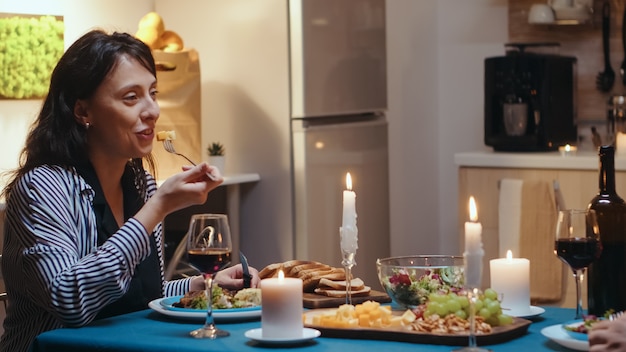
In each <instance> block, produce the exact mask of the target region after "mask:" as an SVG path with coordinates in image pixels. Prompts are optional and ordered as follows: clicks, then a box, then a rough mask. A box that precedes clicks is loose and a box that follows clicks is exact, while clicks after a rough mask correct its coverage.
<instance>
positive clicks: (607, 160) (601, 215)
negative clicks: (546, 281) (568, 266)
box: [587, 146, 626, 316]
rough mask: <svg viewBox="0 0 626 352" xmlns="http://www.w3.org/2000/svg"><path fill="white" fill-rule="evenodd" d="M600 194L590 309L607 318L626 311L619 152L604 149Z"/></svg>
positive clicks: (625, 224) (625, 213) (625, 214)
mask: <svg viewBox="0 0 626 352" xmlns="http://www.w3.org/2000/svg"><path fill="white" fill-rule="evenodd" d="M599 155H600V175H599V192H598V195H596V196H595V197H594V198H593V199H592V200H591V202H590V203H589V209H594V210H595V211H596V215H597V219H598V227H599V233H600V243H601V248H600V250H601V253H600V255H599V258H598V259H597V260H596V261H594V262H593V263H592V264H591V266H590V267H589V275H588V284H587V288H588V292H587V308H588V313H589V314H594V315H596V316H603V315H604V313H605V312H606V311H607V310H609V309H614V310H615V311H623V310H626V204H625V203H624V200H623V199H622V198H621V197H620V196H619V195H618V194H617V192H616V190H615V149H614V147H613V146H601V147H600V148H599Z"/></svg>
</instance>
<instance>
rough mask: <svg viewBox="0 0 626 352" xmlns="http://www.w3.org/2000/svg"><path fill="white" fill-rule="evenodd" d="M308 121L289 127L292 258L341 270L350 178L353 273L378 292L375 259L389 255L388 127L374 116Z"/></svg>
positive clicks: (382, 119) (299, 121)
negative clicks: (354, 250) (353, 216)
mask: <svg viewBox="0 0 626 352" xmlns="http://www.w3.org/2000/svg"><path fill="white" fill-rule="evenodd" d="M313 120H314V121H313V122H310V121H309V120H294V121H293V122H292V123H293V125H292V128H293V152H294V154H293V158H294V162H293V165H294V170H293V173H294V194H295V196H294V198H295V204H294V208H295V227H296V229H295V231H296V234H295V245H296V250H295V252H296V258H298V259H308V260H317V261H320V262H323V263H327V264H329V265H333V266H337V267H342V266H341V259H342V255H341V249H340V247H339V245H340V239H339V227H340V226H341V218H342V202H343V200H342V196H343V190H344V189H346V173H347V172H350V175H351V177H352V189H353V190H354V191H355V192H356V212H357V227H358V250H357V254H356V262H357V265H356V267H354V268H353V273H354V275H355V276H357V277H360V278H361V279H363V280H364V281H365V283H366V284H367V285H369V286H371V287H372V288H373V289H378V290H380V284H379V283H378V278H377V274H376V264H375V263H376V259H377V258H384V257H388V256H389V253H390V240H389V174H388V150H387V145H388V144H387V122H386V120H385V118H384V116H378V117H377V116H374V115H372V116H370V117H369V118H368V119H364V120H362V119H358V120H356V121H351V122H344V123H318V121H317V119H313ZM338 120H339V121H346V120H349V118H347V117H340V118H339V119H338Z"/></svg>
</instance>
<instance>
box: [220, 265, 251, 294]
mask: <svg viewBox="0 0 626 352" xmlns="http://www.w3.org/2000/svg"><path fill="white" fill-rule="evenodd" d="M248 269H249V271H250V275H252V279H251V280H250V287H257V286H258V285H259V282H260V281H261V279H260V278H259V272H258V271H257V270H256V269H255V268H253V267H248ZM215 282H216V283H217V284H218V285H220V287H222V288H225V289H228V290H240V289H242V288H243V268H242V266H241V264H237V265H235V266H231V267H228V268H226V269H224V270H221V271H219V272H218V273H217V274H216V275H215Z"/></svg>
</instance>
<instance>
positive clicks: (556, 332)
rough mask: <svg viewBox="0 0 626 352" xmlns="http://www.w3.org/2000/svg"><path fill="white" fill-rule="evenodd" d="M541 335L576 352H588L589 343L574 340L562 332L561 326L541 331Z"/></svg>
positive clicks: (552, 326) (549, 327) (553, 326)
mask: <svg viewBox="0 0 626 352" xmlns="http://www.w3.org/2000/svg"><path fill="white" fill-rule="evenodd" d="M541 334H542V335H543V336H545V337H547V338H549V339H550V340H552V341H554V342H556V343H558V344H559V345H561V346H564V347H567V348H571V349H573V350H576V351H589V342H587V341H581V340H576V339H574V338H573V337H571V336H569V335H568V334H567V333H566V332H565V330H563V324H556V325H551V326H548V327H545V328H543V329H541Z"/></svg>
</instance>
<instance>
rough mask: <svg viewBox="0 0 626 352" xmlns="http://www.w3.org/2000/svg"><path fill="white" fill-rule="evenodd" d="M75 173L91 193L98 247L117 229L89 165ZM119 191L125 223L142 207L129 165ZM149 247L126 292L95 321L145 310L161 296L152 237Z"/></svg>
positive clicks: (158, 270)
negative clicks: (147, 254) (92, 194)
mask: <svg viewBox="0 0 626 352" xmlns="http://www.w3.org/2000/svg"><path fill="white" fill-rule="evenodd" d="M76 170H77V171H78V173H79V174H80V175H81V176H82V177H83V178H84V179H85V181H86V182H87V183H88V184H89V185H90V186H91V187H92V188H93V190H94V192H95V196H94V199H93V208H94V212H95V214H96V226H97V228H98V245H99V246H100V245H102V244H103V243H104V242H105V241H106V240H107V239H108V238H109V237H111V235H113V234H114V233H116V232H117V230H119V226H118V225H117V221H115V217H114V216H113V212H111V208H110V207H109V204H108V203H107V201H106V199H105V197H104V193H103V191H102V187H101V185H100V181H99V180H98V177H97V176H96V172H95V170H94V168H93V166H92V165H91V163H89V164H87V165H82V166H77V167H76ZM122 192H123V194H124V221H125V222H126V221H128V219H129V218H131V217H133V216H134V215H135V214H136V213H137V212H138V211H139V209H141V207H142V206H143V205H144V200H143V199H142V198H141V197H140V195H139V191H138V190H137V189H136V188H135V182H134V173H133V170H132V169H131V168H130V167H129V166H126V169H125V170H124V174H123V175H122ZM150 247H151V251H150V255H149V256H148V257H147V258H146V259H145V260H144V261H142V262H141V263H140V264H139V265H137V267H136V268H135V275H134V276H133V279H132V280H131V282H130V287H129V288H128V291H127V292H126V293H125V294H124V295H123V296H122V297H120V298H119V299H118V300H117V301H114V302H112V303H110V304H109V305H107V306H105V307H104V308H102V310H101V311H100V313H98V315H97V316H96V319H101V318H106V317H111V316H115V315H120V314H125V313H130V312H134V311H138V310H143V309H147V308H148V303H149V302H150V301H152V300H153V299H156V298H159V297H161V296H162V295H163V293H162V282H161V280H162V278H161V266H160V263H159V257H158V254H157V251H158V250H157V248H156V242H155V240H154V237H153V236H150Z"/></svg>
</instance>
